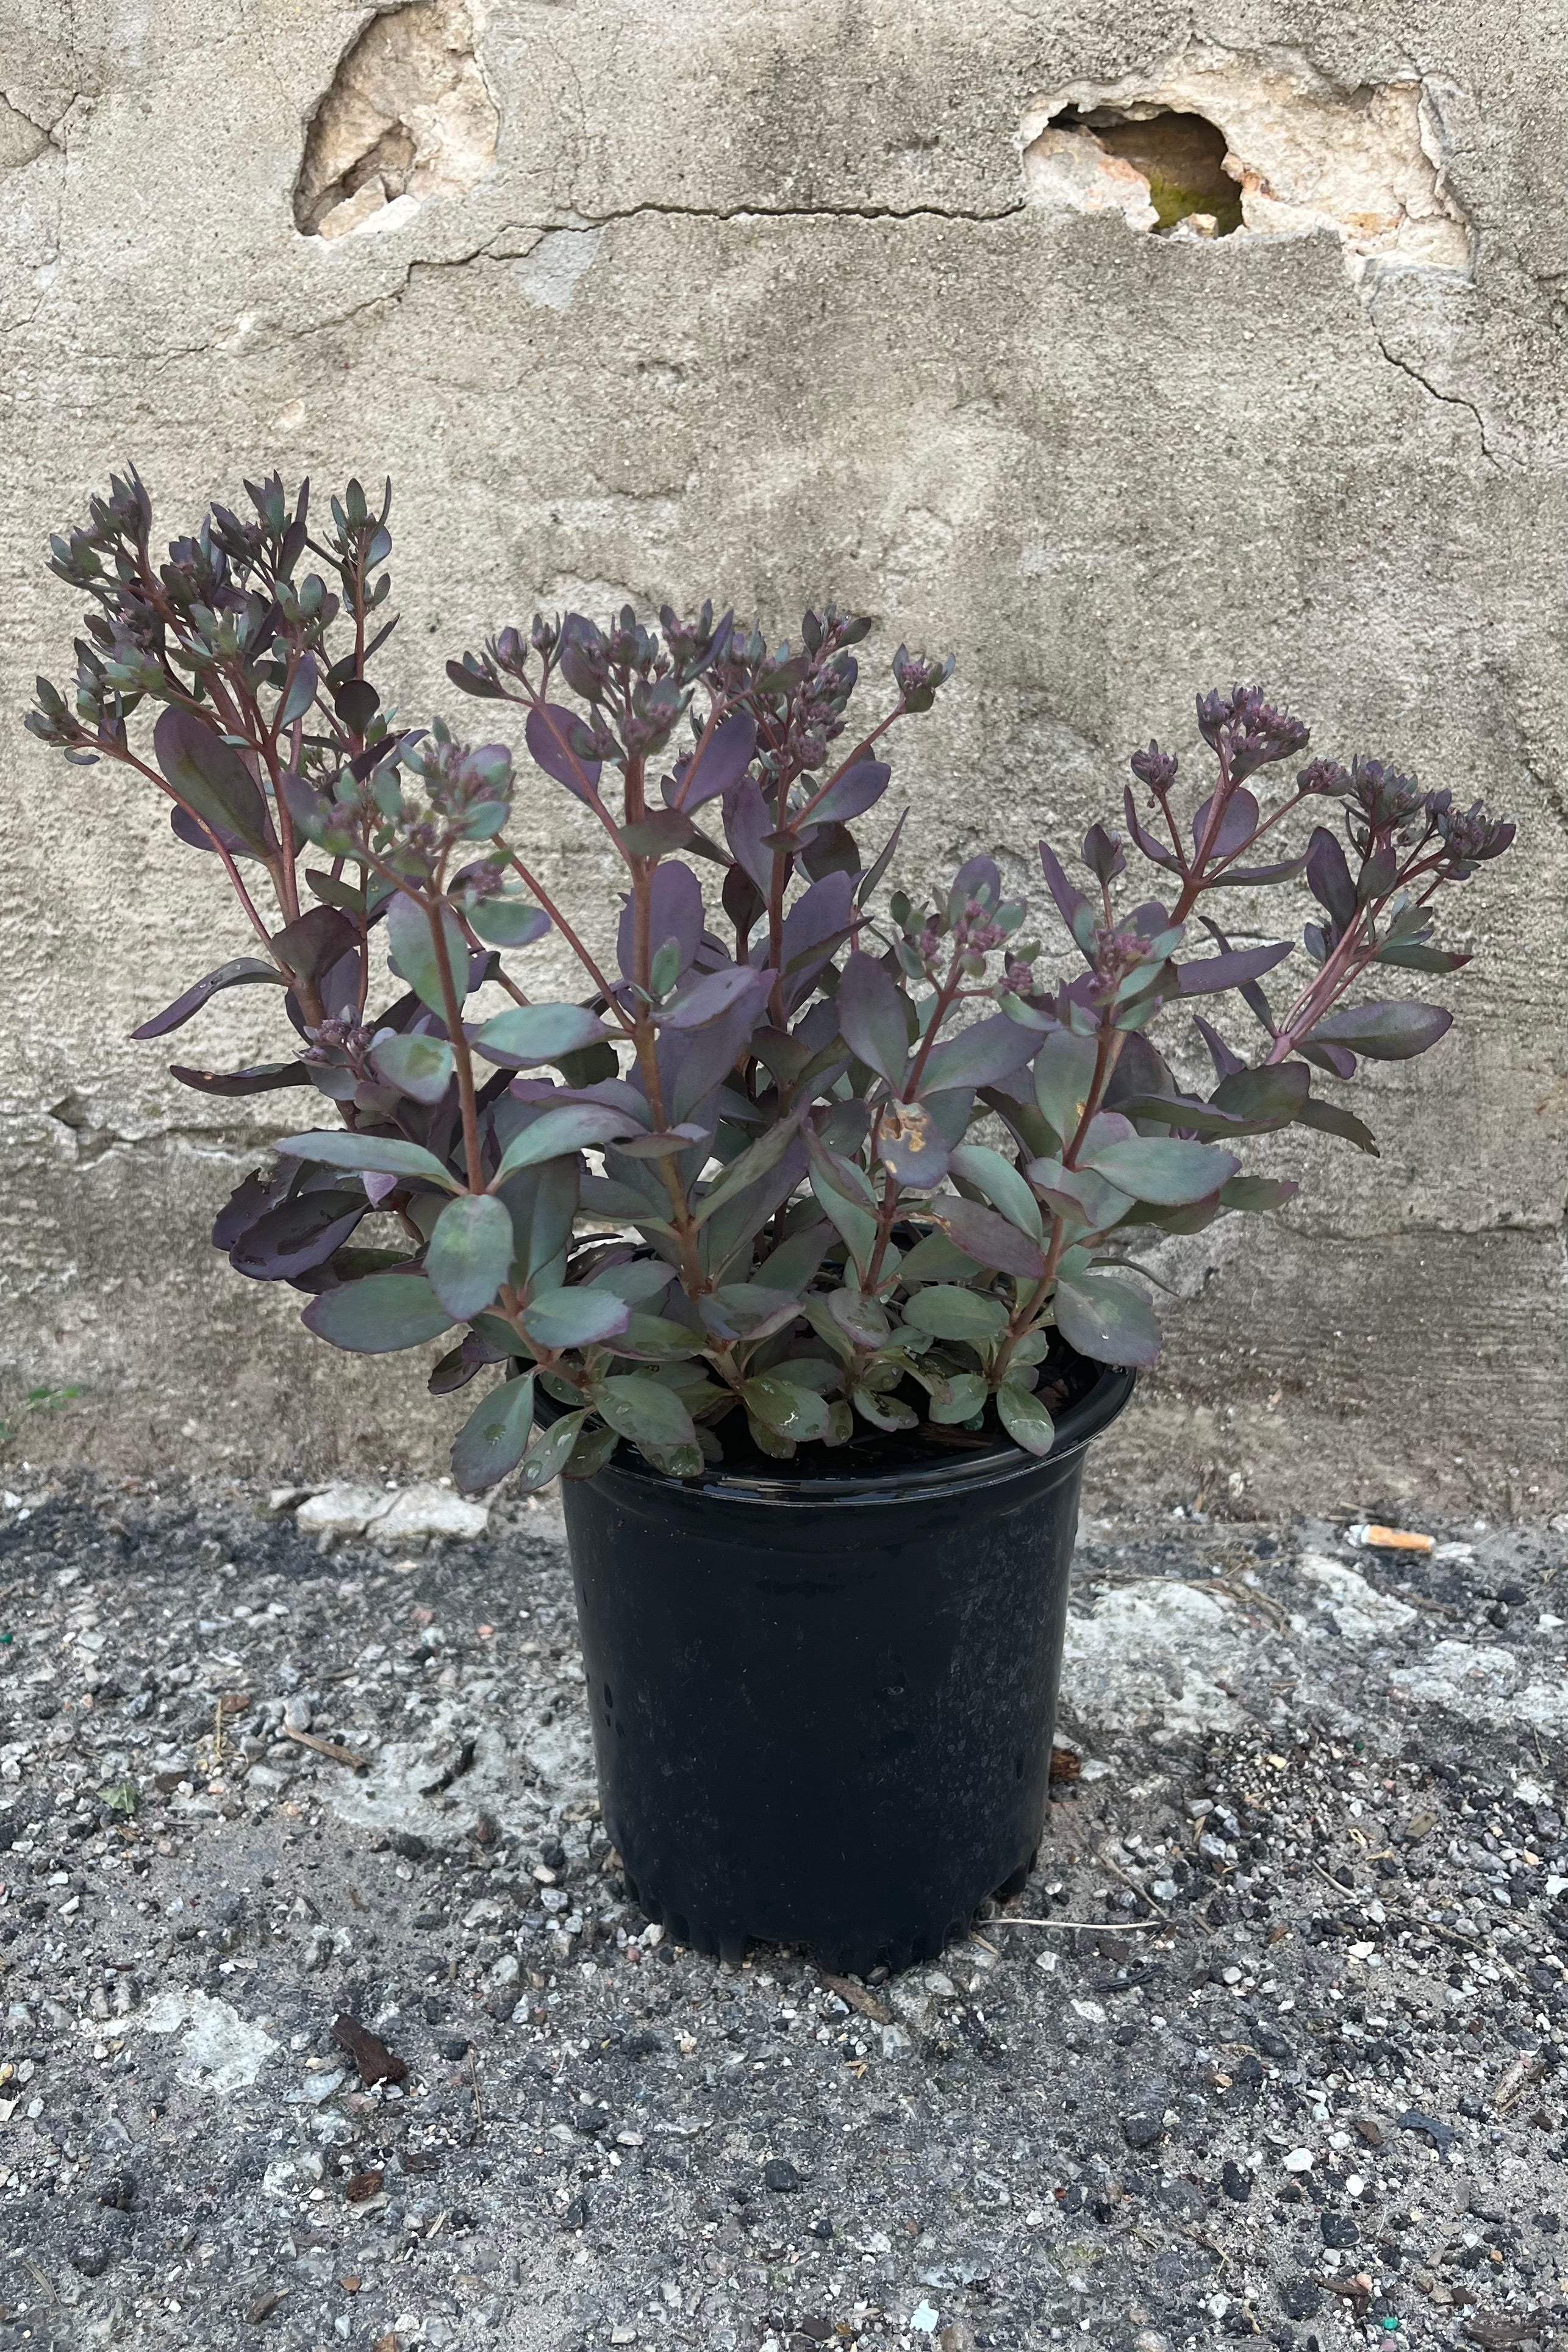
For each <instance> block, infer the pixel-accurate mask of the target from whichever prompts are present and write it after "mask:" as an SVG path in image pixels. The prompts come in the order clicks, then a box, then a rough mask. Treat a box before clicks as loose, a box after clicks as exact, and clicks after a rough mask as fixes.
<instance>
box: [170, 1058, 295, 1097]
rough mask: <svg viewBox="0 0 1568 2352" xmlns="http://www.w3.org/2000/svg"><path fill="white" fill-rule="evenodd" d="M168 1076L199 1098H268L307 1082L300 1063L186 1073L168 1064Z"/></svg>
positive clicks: (178, 1065)
mask: <svg viewBox="0 0 1568 2352" xmlns="http://www.w3.org/2000/svg"><path fill="white" fill-rule="evenodd" d="M169 1076H171V1077H172V1078H178V1080H179V1082H180V1084H181V1085H182V1086H183V1087H194V1089H195V1091H196V1093H197V1094H200V1095H271V1094H277V1093H279V1092H281V1090H282V1089H283V1088H284V1087H308V1086H309V1084H310V1083H311V1079H310V1073H309V1071H308V1069H307V1068H306V1067H305V1065H304V1063H303V1062H257V1063H256V1065H255V1066H253V1067H252V1068H250V1069H248V1070H187V1069H183V1068H182V1066H180V1064H179V1063H178V1062H171V1064H170V1065H169Z"/></svg>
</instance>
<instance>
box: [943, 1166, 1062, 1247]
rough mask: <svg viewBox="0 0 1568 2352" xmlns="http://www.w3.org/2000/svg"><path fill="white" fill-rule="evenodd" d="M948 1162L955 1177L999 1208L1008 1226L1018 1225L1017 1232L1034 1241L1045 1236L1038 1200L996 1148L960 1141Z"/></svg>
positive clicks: (994, 1207)
mask: <svg viewBox="0 0 1568 2352" xmlns="http://www.w3.org/2000/svg"><path fill="white" fill-rule="evenodd" d="M947 1165H948V1167H949V1168H950V1169H951V1170H952V1172H953V1174H954V1175H955V1176H958V1177H961V1178H962V1179H963V1181H964V1182H965V1183H966V1184H972V1185H973V1186H974V1188H975V1190H976V1192H979V1193H982V1194H983V1195H984V1197H985V1198H986V1199H987V1200H988V1202H990V1204H991V1206H992V1208H993V1209H997V1210H999V1212H1000V1213H1001V1214H1002V1215H1003V1216H1004V1217H1006V1219H1007V1221H1008V1223H1009V1224H1010V1225H1017V1227H1018V1229H1019V1232H1020V1233H1024V1234H1032V1235H1033V1236H1034V1238H1035V1240H1036V1241H1037V1242H1038V1241H1040V1240H1042V1239H1043V1238H1044V1232H1045V1228H1044V1225H1043V1223H1042V1222H1041V1219H1040V1202H1038V1201H1037V1200H1036V1199H1035V1197H1034V1194H1033V1193H1032V1192H1030V1189H1029V1185H1028V1183H1027V1182H1026V1181H1025V1179H1024V1178H1023V1177H1022V1176H1020V1175H1019V1171H1018V1170H1017V1169H1016V1168H1015V1167H1014V1166H1013V1164H1012V1162H1011V1161H1010V1160H1004V1159H1003V1158H1002V1155H1001V1153H1000V1152H999V1151H993V1150H991V1148H990V1146H989V1145H988V1144H985V1143H960V1144H959V1145H958V1146H957V1147H956V1149H955V1150H952V1151H950V1152H949V1153H948V1155H947Z"/></svg>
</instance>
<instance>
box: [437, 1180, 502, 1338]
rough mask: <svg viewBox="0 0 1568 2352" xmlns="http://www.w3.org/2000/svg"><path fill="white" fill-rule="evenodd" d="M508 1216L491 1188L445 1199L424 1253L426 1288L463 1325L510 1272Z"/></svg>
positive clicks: (489, 1301)
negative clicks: (429, 1285) (451, 1199)
mask: <svg viewBox="0 0 1568 2352" xmlns="http://www.w3.org/2000/svg"><path fill="white" fill-rule="evenodd" d="M514 1246H515V1244H514V1240H513V1235H512V1220H511V1217H510V1215H509V1214H508V1213H507V1204H506V1202H504V1201H497V1198H496V1196H495V1194H494V1193H493V1192H465V1194H464V1195H463V1197H462V1198H461V1199H460V1200H456V1201H449V1202H447V1204H446V1206H445V1208H444V1209H443V1211H442V1212H441V1215H440V1217H439V1218H438V1219H437V1221H436V1225H435V1230H434V1233H433V1234H431V1236H430V1243H429V1246H428V1247H427V1248H426V1250H425V1253H424V1270H425V1273H426V1274H427V1275H428V1276H429V1277H430V1283H431V1287H432V1288H433V1289H434V1292H435V1295H436V1297H437V1298H439V1299H440V1301H441V1303H442V1305H443V1306H444V1307H445V1308H446V1310H447V1312H448V1313H449V1314H450V1315H451V1316H452V1317H453V1318H455V1320H456V1321H458V1322H464V1323H465V1322H466V1321H467V1320H468V1318H469V1317H470V1316H471V1315H478V1314H480V1313H482V1312H483V1310H484V1309H485V1308H486V1307H488V1306H490V1305H491V1304H492V1303H493V1301H494V1299H495V1297H496V1294H497V1291H498V1290H499V1289H500V1287H501V1285H502V1284H503V1283H504V1282H505V1281H506V1279H507V1275H508V1274H509V1273H510V1272H511V1270H512V1252H513V1248H514Z"/></svg>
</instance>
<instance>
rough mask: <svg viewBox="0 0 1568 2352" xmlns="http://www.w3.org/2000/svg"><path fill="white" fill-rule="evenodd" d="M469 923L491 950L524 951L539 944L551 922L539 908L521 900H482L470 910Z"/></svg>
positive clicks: (542, 909)
mask: <svg viewBox="0 0 1568 2352" xmlns="http://www.w3.org/2000/svg"><path fill="white" fill-rule="evenodd" d="M468 920H469V923H470V925H471V926H472V928H473V929H475V930H476V931H477V932H478V934H479V937H480V938H481V939H482V940H486V942H487V943H488V944H489V945H490V946H491V947H493V948H527V947H531V946H532V945H533V943H534V941H535V940H542V939H543V937H544V935H545V933H546V932H547V931H548V930H549V927H550V919H549V916H548V915H547V914H546V913H545V910H544V908H542V907H532V906H529V905H528V902H527V901H526V900H525V899H522V898H481V899H480V901H479V903H478V905H477V906H476V907H474V908H470V910H469V915H468Z"/></svg>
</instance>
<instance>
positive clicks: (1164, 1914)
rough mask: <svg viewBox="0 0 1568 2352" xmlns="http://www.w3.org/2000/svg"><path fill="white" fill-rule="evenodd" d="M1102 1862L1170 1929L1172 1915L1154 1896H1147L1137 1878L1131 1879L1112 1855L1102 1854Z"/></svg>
mask: <svg viewBox="0 0 1568 2352" xmlns="http://www.w3.org/2000/svg"><path fill="white" fill-rule="evenodd" d="M1100 1860H1101V1861H1102V1862H1103V1864H1104V1865H1105V1867H1106V1869H1107V1870H1113V1871H1114V1872H1115V1874H1116V1875H1117V1877H1118V1878H1119V1879H1120V1880H1121V1882H1122V1884H1123V1885H1124V1886H1130V1887H1131V1888H1132V1890H1133V1892H1134V1895H1136V1896H1137V1898H1138V1900H1139V1902H1140V1903H1146V1904H1147V1905H1148V1906H1149V1908H1150V1910H1151V1911H1157V1912H1158V1913H1159V1915H1160V1917H1161V1918H1162V1919H1163V1920H1164V1921H1165V1923H1166V1927H1169V1926H1170V1923H1171V1915H1170V1913H1169V1912H1168V1911H1167V1910H1166V1908H1165V1906H1163V1904H1159V1903H1156V1902H1155V1898H1154V1896H1153V1895H1145V1892H1144V1890H1143V1888H1142V1887H1141V1886H1140V1885H1138V1882H1137V1880H1136V1879H1135V1878H1132V1877H1129V1876H1128V1874H1127V1873H1126V1872H1125V1871H1124V1869H1123V1867H1122V1865H1121V1864H1120V1863H1119V1862H1117V1861H1115V1860H1114V1859H1113V1856H1112V1855H1110V1854H1108V1853H1104V1852H1102V1853H1101V1855H1100Z"/></svg>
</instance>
